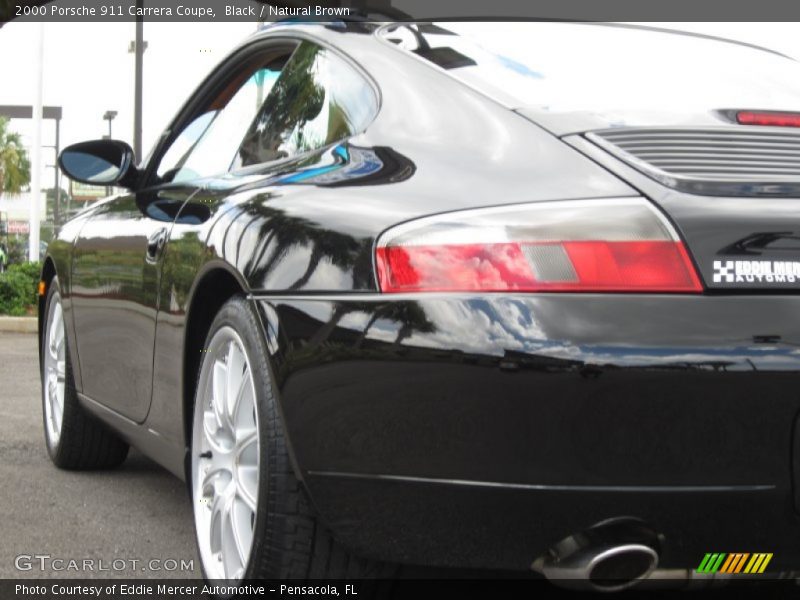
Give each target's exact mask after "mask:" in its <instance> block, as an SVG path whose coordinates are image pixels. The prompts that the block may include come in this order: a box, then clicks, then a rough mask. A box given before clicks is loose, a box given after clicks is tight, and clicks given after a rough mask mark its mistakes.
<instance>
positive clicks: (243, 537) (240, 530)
mask: <svg viewBox="0 0 800 600" xmlns="http://www.w3.org/2000/svg"><path fill="white" fill-rule="evenodd" d="M253 512H254V511H253V510H252V509H251V508H250V506H249V505H248V504H247V503H246V502H243V501H242V500H241V499H240V498H239V497H238V496H233V497H232V498H231V503H230V514H229V516H230V520H231V530H232V532H233V540H234V542H235V544H236V552H237V554H238V557H239V564H240V565H241V566H242V567H244V566H245V565H247V557H248V555H249V554H250V546H251V544H252V541H253Z"/></svg>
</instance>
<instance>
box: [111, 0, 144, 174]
mask: <svg viewBox="0 0 800 600" xmlns="http://www.w3.org/2000/svg"><path fill="white" fill-rule="evenodd" d="M143 5H144V2H143V0H136V15H137V16H136V41H135V42H134V48H133V51H134V55H135V57H136V58H135V62H136V66H135V75H134V79H135V81H134V92H133V152H134V154H135V155H136V160H137V161H140V160H142V68H143V66H144V65H143V62H144V17H142V16H141V15H142V14H144V12H143V11H142V10H141V9H142V8H143ZM109 124H110V121H109Z"/></svg>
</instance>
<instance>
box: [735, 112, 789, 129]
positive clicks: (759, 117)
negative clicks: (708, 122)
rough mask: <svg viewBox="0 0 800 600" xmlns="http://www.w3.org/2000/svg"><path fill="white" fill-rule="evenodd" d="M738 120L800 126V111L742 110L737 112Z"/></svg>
mask: <svg viewBox="0 0 800 600" xmlns="http://www.w3.org/2000/svg"><path fill="white" fill-rule="evenodd" d="M736 121H737V122H738V123H739V124H741V125H765V126H771V127H800V113H792V112H773V111H764V112H757V111H752V110H741V111H739V112H738V113H736Z"/></svg>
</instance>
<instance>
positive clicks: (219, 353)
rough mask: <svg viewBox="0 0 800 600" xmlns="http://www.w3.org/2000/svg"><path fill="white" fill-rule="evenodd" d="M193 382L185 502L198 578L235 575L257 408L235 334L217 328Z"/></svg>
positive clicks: (243, 539)
mask: <svg viewBox="0 0 800 600" xmlns="http://www.w3.org/2000/svg"><path fill="white" fill-rule="evenodd" d="M204 352H205V353H206V356H205V360H204V361H203V366H202V369H201V371H200V380H199V383H198V388H197V389H198V393H197V405H196V406H195V411H194V427H193V433H192V500H193V501H194V502H195V509H194V521H195V528H196V531H197V541H198V547H199V550H200V560H202V561H203V568H204V569H205V573H206V577H207V578H208V579H212V580H214V579H219V580H229V581H230V580H240V579H242V577H243V576H244V573H245V571H246V569H247V563H248V560H249V558H250V551H251V547H252V544H253V530H254V527H255V519H256V507H257V506H258V468H259V443H258V425H257V424H258V413H257V411H258V406H257V402H256V394H255V386H254V383H253V375H252V370H251V368H250V362H249V360H248V358H247V353H246V352H245V350H244V344H243V343H242V340H241V338H240V337H239V335H238V334H237V333H236V331H234V330H233V329H232V328H231V327H227V326H226V327H222V328H220V329H219V330H218V331H217V332H216V333H215V334H214V336H213V338H212V339H211V342H210V343H209V347H208V348H207V349H205V350H204Z"/></svg>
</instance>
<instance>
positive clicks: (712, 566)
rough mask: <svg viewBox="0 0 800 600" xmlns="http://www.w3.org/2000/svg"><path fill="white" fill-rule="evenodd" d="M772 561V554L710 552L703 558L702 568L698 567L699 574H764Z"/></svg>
mask: <svg viewBox="0 0 800 600" xmlns="http://www.w3.org/2000/svg"><path fill="white" fill-rule="evenodd" d="M771 560H772V553H771V552H769V553H767V552H756V553H754V554H750V553H749V552H733V553H730V554H728V553H725V552H709V553H708V554H706V555H705V556H704V557H703V560H702V561H701V562H700V566H699V567H697V572H698V573H729V574H736V573H750V574H757V573H763V572H764V571H765V570H766V568H767V565H768V564H769V561H771Z"/></svg>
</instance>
